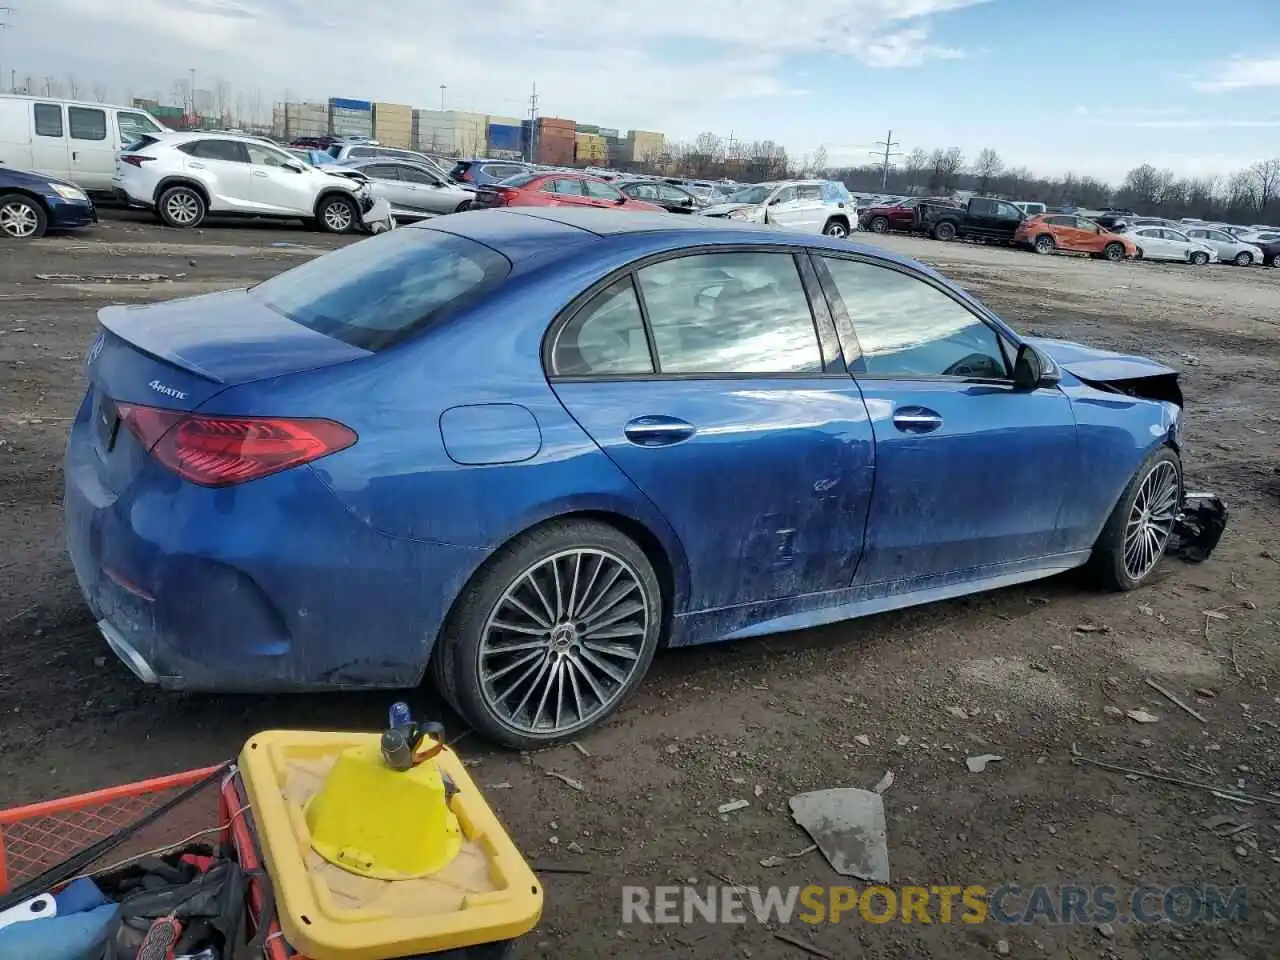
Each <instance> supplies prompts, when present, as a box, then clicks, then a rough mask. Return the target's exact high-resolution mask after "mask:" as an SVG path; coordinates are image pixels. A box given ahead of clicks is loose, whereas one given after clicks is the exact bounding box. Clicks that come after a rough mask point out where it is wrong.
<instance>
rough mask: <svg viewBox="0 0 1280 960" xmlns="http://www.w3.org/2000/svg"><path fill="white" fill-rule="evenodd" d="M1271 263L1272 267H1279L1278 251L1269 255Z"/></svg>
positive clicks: (1279, 255) (1279, 256)
mask: <svg viewBox="0 0 1280 960" xmlns="http://www.w3.org/2000/svg"><path fill="white" fill-rule="evenodd" d="M1271 265H1272V266H1273V267H1280V253H1273V254H1272V255H1271Z"/></svg>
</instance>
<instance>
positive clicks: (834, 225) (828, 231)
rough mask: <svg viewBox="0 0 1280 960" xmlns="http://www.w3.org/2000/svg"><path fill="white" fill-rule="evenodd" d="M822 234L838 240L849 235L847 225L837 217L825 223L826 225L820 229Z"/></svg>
mask: <svg viewBox="0 0 1280 960" xmlns="http://www.w3.org/2000/svg"><path fill="white" fill-rule="evenodd" d="M822 232H823V234H824V235H825V236H828V237H835V238H836V239H837V240H840V239H843V238H844V237H847V236H848V235H849V225H848V224H847V223H845V222H844V221H843V220H841V219H840V218H839V217H832V218H831V219H830V220H828V221H827V225H826V226H825V227H823V228H822Z"/></svg>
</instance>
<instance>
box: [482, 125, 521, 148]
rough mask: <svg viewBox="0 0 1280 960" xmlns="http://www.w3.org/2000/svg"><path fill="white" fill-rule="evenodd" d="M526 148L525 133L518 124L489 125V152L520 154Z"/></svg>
mask: <svg viewBox="0 0 1280 960" xmlns="http://www.w3.org/2000/svg"><path fill="white" fill-rule="evenodd" d="M523 146H524V131H523V130H522V129H521V128H520V126H519V125H518V124H517V125H516V126H510V125H509V124H500V123H492V122H490V124H489V152H490V153H493V152H494V151H503V152H511V151H514V152H517V153H518V152H519V151H520V150H521V149H522V148H523Z"/></svg>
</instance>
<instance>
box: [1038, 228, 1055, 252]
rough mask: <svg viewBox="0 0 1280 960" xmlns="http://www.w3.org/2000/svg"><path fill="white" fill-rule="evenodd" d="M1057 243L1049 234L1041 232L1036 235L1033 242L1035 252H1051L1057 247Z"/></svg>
mask: <svg viewBox="0 0 1280 960" xmlns="http://www.w3.org/2000/svg"><path fill="white" fill-rule="evenodd" d="M1057 246H1058V244H1057V243H1056V242H1055V241H1054V239H1053V237H1052V236H1051V235H1050V234H1047V233H1042V234H1040V236H1038V237H1036V242H1035V244H1034V247H1035V251H1036V253H1042V254H1043V253H1053V251H1054V250H1055V249H1057Z"/></svg>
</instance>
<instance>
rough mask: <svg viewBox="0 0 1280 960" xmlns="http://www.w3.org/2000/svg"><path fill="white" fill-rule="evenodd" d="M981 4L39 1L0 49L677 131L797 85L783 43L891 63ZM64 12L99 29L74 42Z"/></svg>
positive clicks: (32, 64)
mask: <svg viewBox="0 0 1280 960" xmlns="http://www.w3.org/2000/svg"><path fill="white" fill-rule="evenodd" d="M986 2H990V0H842V2H838V3H831V2H830V0H755V2H753V3H750V4H739V3H733V2H729V0H700V2H698V3H689V2H686V0H649V2H647V3H644V4H608V3H602V2H599V0H486V2H485V3H484V4H483V8H482V9H481V8H472V7H468V6H466V5H462V6H460V7H459V6H449V5H446V6H444V7H439V6H425V7H424V6H423V5H422V4H421V3H418V2H413V0H379V2H376V3H368V4H364V5H359V4H352V3H351V2H350V0H39V2H38V3H35V4H29V5H24V9H23V11H22V13H21V14H19V15H17V16H16V17H15V24H14V29H13V30H11V31H9V33H10V36H9V38H8V39H9V40H11V41H13V40H17V41H19V42H18V43H10V44H9V45H8V47H9V49H10V50H11V51H15V52H17V53H18V55H19V56H20V58H21V59H20V62H18V63H17V64H16V67H17V69H18V74H19V77H22V76H24V75H25V74H26V73H31V74H32V75H34V76H35V77H36V78H37V79H38V78H42V77H45V76H50V75H51V76H53V77H55V78H63V77H65V76H66V74H67V73H68V72H76V73H77V74H78V79H79V81H80V84H81V85H82V86H85V85H87V84H88V83H89V82H91V81H106V82H108V84H109V88H110V90H111V92H112V95H113V96H115V97H123V96H124V94H125V92H126V91H133V92H135V93H137V94H152V93H155V92H160V91H163V92H164V93H165V94H166V95H168V94H169V93H170V91H171V89H172V87H173V85H174V81H175V79H177V78H185V77H186V76H187V74H188V71H189V70H190V69H194V70H195V71H196V84H197V86H201V87H206V86H212V83H213V81H214V80H215V79H217V78H221V79H224V80H226V81H228V82H229V83H230V84H231V85H232V87H233V88H235V89H237V90H245V91H248V90H254V89H257V90H259V91H260V92H261V98H262V100H263V102H266V103H269V102H270V101H271V100H274V99H277V98H282V97H284V96H286V95H288V96H290V97H293V98H297V99H301V98H304V97H305V98H310V99H320V98H324V97H327V96H350V97H372V98H377V99H384V100H391V101H396V102H405V103H412V104H414V105H416V106H435V105H437V104H438V103H439V87H440V85H441V84H445V85H447V87H448V90H447V99H448V105H449V106H450V107H452V108H454V109H466V110H469V109H475V110H477V111H478V112H482V113H493V114H512V115H522V114H526V113H527V112H528V97H529V91H530V88H531V87H532V85H533V84H534V83H535V82H536V83H537V86H538V93H539V98H540V112H542V113H543V114H547V115H560V116H568V117H574V118H578V119H589V120H592V121H594V122H599V123H607V124H610V125H613V126H620V127H630V126H638V127H643V128H649V129H658V130H666V131H671V132H676V133H685V134H687V133H688V132H689V131H693V132H696V131H697V130H698V129H701V128H706V127H710V126H713V125H714V123H715V120H716V117H717V115H718V113H721V112H723V109H724V104H725V101H729V100H739V101H740V100H744V99H750V100H770V99H773V98H778V97H785V96H796V95H798V91H797V90H796V89H794V88H793V87H792V85H791V84H790V83H788V82H787V81H786V79H785V76H786V70H785V68H786V67H787V66H788V61H789V60H790V59H791V58H795V57H800V56H804V55H812V54H828V55H838V56H844V57H848V58H850V59H852V60H855V61H858V62H861V63H863V64H866V65H868V66H872V67H880V68H891V67H909V66H915V65H919V64H921V63H924V62H926V61H928V60H932V59H952V58H955V57H958V56H962V55H963V51H961V50H959V49H956V48H954V47H952V46H948V45H946V44H942V43H938V42H936V41H935V40H934V39H933V36H932V34H931V32H930V25H931V22H932V18H933V17H934V16H935V15H936V14H939V13H945V12H947V11H953V10H959V9H962V8H965V7H971V6H974V5H977V4H981V3H986ZM68 23H75V24H77V30H76V36H77V37H80V38H84V37H91V38H92V41H91V42H83V41H82V40H74V41H73V40H72V39H70V35H69V34H68V33H67V31H66V25H67V24H68ZM9 59H11V60H12V59H13V58H12V56H11V57H10V58H9ZM5 65H6V66H11V65H15V64H5ZM767 128H768V124H767V123H764V122H762V123H761V130H760V131H759V133H760V135H763V136H767V135H768V134H767Z"/></svg>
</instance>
